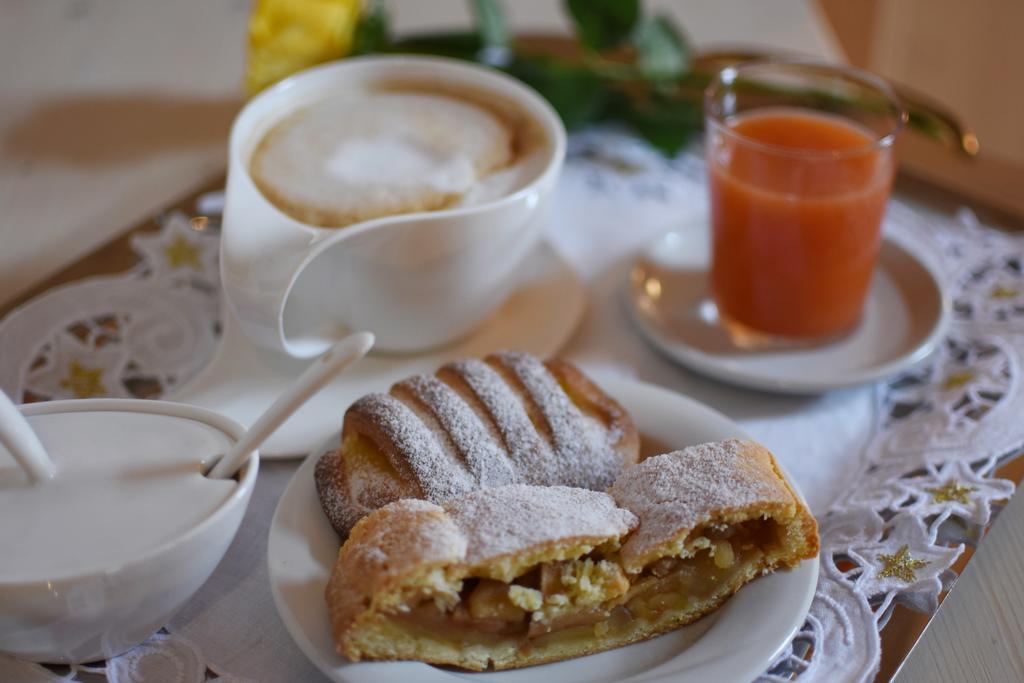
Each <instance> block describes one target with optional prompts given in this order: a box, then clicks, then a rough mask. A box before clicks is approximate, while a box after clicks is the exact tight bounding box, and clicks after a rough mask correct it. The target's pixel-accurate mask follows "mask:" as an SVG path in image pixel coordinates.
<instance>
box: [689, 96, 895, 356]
mask: <svg viewBox="0 0 1024 683" xmlns="http://www.w3.org/2000/svg"><path fill="white" fill-rule="evenodd" d="M875 140H876V136H874V135H872V133H871V131H869V130H868V129H866V128H862V127H861V126H859V125H858V124H856V123H853V122H851V121H849V120H848V119H845V118H843V117H840V116H836V115H833V114H827V113H818V112H814V111H811V110H807V109H799V108H794V107H768V108H762V109H755V110H752V111H750V112H747V113H744V114H740V115H738V116H734V117H731V118H729V119H727V120H726V121H725V125H724V126H721V127H720V129H718V130H710V131H709V139H708V175H709V184H710V196H711V221H712V231H713V232H712V237H713V239H712V243H713V249H712V266H711V288H712V292H713V294H714V298H715V303H716V304H717V306H718V310H719V314H720V315H721V316H722V318H723V319H724V320H725V321H727V322H728V323H738V324H739V325H740V326H742V327H744V328H747V329H749V330H753V331H756V332H759V333H764V334H767V335H771V336H778V337H787V338H794V339H812V338H826V337H831V336H835V335H838V334H841V333H843V332H846V331H849V330H851V329H853V328H854V327H855V326H856V325H857V322H858V320H859V318H860V314H861V309H862V307H863V304H864V298H865V296H866V294H867V290H868V286H869V284H870V281H871V274H872V270H873V269H874V264H875V258H876V256H877V255H878V248H879V244H880V240H881V235H880V228H881V223H882V216H883V215H884V213H885V205H886V200H887V198H888V196H889V191H890V188H891V186H892V177H893V168H894V162H893V157H892V149H891V148H890V147H881V146H878V145H875V144H874V143H875Z"/></svg>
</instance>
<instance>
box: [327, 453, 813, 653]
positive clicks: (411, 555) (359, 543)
mask: <svg viewBox="0 0 1024 683" xmlns="http://www.w3.org/2000/svg"><path fill="white" fill-rule="evenodd" d="M634 512H635V514H634ZM816 552H817V532H816V526H815V523H814V519H813V518H812V517H811V516H810V514H809V513H808V512H807V510H806V508H805V507H804V506H803V505H802V503H801V502H800V501H799V499H798V498H797V497H796V496H795V495H794V493H793V491H792V490H791V489H790V487H789V486H788V484H787V483H786V482H785V480H784V479H783V478H782V477H781V476H780V474H779V473H778V471H777V469H776V466H775V463H774V460H773V459H772V456H771V455H770V454H769V453H768V452H767V451H766V450H764V449H763V448H761V447H760V446H757V445H756V444H753V443H749V442H739V441H727V442H723V443H718V444H705V445H703V446H697V447H693V448H689V449H685V450H683V451H677V452H675V453H669V454H666V455H662V456H657V457H655V458H651V459H648V460H646V461H644V462H643V463H641V464H639V465H636V466H634V467H632V468H629V469H627V470H626V471H625V472H623V474H622V475H620V476H619V478H618V480H617V481H616V483H615V484H614V486H613V487H612V489H611V495H608V494H604V493H599V492H595V491H588V490H584V489H573V488H567V487H561V486H554V487H537V486H526V485H510V486H502V487H497V488H491V489H483V490H479V491H475V492H472V493H470V494H467V495H465V496H462V497H459V498H456V499H453V500H451V501H449V502H447V503H445V504H444V505H443V506H440V505H436V504H434V503H430V502H426V501H421V500H401V501H398V502H395V503H391V504H389V505H387V506H385V507H383V508H381V509H379V510H377V511H375V512H373V513H371V514H370V515H369V516H367V517H366V518H364V519H363V520H362V521H360V522H359V523H358V524H357V525H356V526H355V528H354V529H353V530H352V533H351V535H350V536H349V538H348V540H347V541H346V543H345V544H344V546H342V548H341V551H340V552H339V556H338V560H337V563H336V564H335V567H334V571H333V573H332V575H331V579H330V581H329V583H328V586H327V592H326V597H327V603H328V608H329V612H330V618H331V625H332V629H333V632H334V637H335V641H336V644H337V647H338V651H339V652H341V653H342V654H344V655H345V656H346V657H348V658H349V659H351V660H354V661H355V660H360V659H416V660H421V661H426V662H431V663H435V664H449V665H454V666H458V667H462V668H465V669H472V670H484V669H487V668H494V669H507V668H514V667H520V666H527V665H530V664H539V663H542V662H549V661H556V660H561V659H567V658H570V657H576V656H579V655H584V654H589V653H592V652H599V651H602V650H607V649H610V648H613V647H618V646H621V645H626V644H628V643H632V642H636V641H638V640H643V639H645V638H649V637H651V636H654V635H657V634H659V633H664V632H666V631H669V630H672V629H674V628H677V627H679V626H681V625H683V624H686V623H689V622H691V621H693V620H695V619H697V618H699V617H700V616H702V615H703V614H706V613H707V612H709V611H712V610H714V609H715V608H717V607H718V606H719V605H721V604H722V602H724V601H725V600H726V599H727V598H728V597H729V596H730V595H731V594H732V593H734V592H735V591H736V590H737V589H738V588H739V587H740V586H741V585H743V584H744V583H745V582H747V581H749V580H751V579H752V578H754V577H756V576H758V575H760V574H763V573H765V572H769V571H772V570H773V569H775V568H777V567H784V566H793V565H795V564H797V563H798V562H799V561H800V560H801V559H803V558H808V557H812V556H814V555H815V554H816Z"/></svg>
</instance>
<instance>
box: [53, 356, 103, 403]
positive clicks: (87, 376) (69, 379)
mask: <svg viewBox="0 0 1024 683" xmlns="http://www.w3.org/2000/svg"><path fill="white" fill-rule="evenodd" d="M60 386H61V388H62V389H67V390H69V391H70V392H71V393H72V394H74V395H75V398H92V397H94V396H106V394H107V388H106V387H105V386H103V368H90V367H87V366H85V365H82V364H81V363H79V362H78V361H77V360H73V361H71V364H70V365H69V366H68V374H67V375H66V376H65V377H64V378H63V379H62V380H60Z"/></svg>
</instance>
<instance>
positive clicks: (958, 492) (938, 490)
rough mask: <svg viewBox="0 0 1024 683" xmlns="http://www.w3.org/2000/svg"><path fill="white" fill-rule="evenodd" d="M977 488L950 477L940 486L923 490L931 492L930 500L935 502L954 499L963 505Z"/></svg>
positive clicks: (947, 501) (946, 501)
mask: <svg viewBox="0 0 1024 683" xmlns="http://www.w3.org/2000/svg"><path fill="white" fill-rule="evenodd" d="M977 490H978V489H977V487H975V486H966V485H964V484H961V483H960V482H958V481H957V480H956V479H950V480H949V481H947V482H946V483H945V484H943V485H942V486H930V487H928V488H926V489H925V491H927V492H928V493H930V494H932V500H933V501H935V502H936V503H949V502H951V501H956V502H957V503H963V504H965V505H966V504H967V502H968V501H969V500H970V497H971V494H972V493H974V492H975V491H977Z"/></svg>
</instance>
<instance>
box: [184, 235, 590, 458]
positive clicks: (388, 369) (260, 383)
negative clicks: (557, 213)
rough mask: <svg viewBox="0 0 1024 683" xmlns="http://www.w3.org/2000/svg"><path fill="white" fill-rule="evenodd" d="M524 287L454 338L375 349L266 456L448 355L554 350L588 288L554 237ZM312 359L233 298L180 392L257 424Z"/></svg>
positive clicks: (310, 437) (525, 272) (318, 436)
mask: <svg viewBox="0 0 1024 683" xmlns="http://www.w3.org/2000/svg"><path fill="white" fill-rule="evenodd" d="M519 277H520V280H519V285H518V287H517V288H516V289H515V290H514V291H513V293H512V294H511V296H509V298H508V299H506V301H505V302H504V303H503V304H502V305H501V306H499V307H498V309H497V310H495V311H494V312H493V313H492V314H491V316H490V318H488V319H487V320H486V321H485V322H484V323H483V324H482V325H480V327H478V328H477V329H476V330H474V331H473V332H472V333H471V334H470V335H469V336H468V337H466V338H464V339H462V340H461V341H458V342H455V343H454V344H450V345H448V346H445V347H442V348H439V349H434V350H431V351H426V352H423V353H418V354H373V353H371V355H369V356H367V357H366V358H364V359H362V360H361V361H360V362H359V363H358V364H356V365H355V366H353V367H351V368H349V369H348V370H347V371H346V372H345V374H343V375H341V376H340V377H338V378H337V379H335V380H334V381H332V382H331V383H330V384H328V385H327V386H326V387H324V389H323V390H321V391H320V393H318V394H317V395H315V396H314V397H313V398H311V399H310V400H309V401H308V402H307V403H306V404H304V405H303V406H302V407H301V408H300V409H299V410H298V411H296V413H295V414H294V415H292V417H290V418H289V419H288V420H287V421H286V422H285V423H284V424H283V425H281V427H279V428H278V430H277V431H276V432H274V434H273V435H272V436H271V437H270V438H269V439H268V440H267V442H266V443H264V445H263V446H261V447H260V456H261V457H262V458H263V459H265V460H266V459H274V458H286V457H296V456H302V455H305V454H307V453H309V452H310V451H312V450H313V449H314V448H316V447H317V446H319V445H320V444H321V443H323V441H324V440H325V439H326V438H327V437H328V436H329V435H331V434H334V433H337V431H338V429H339V428H340V427H341V418H342V416H343V415H344V413H345V409H346V408H348V406H349V404H351V403H352V402H353V401H355V400H356V399H357V398H359V397H360V396H362V395H364V394H367V393H369V392H373V391H387V389H388V387H390V386H391V384H392V383H394V382H396V381H398V380H400V379H403V378H404V377H408V376H409V375H414V374H416V373H420V372H433V371H434V370H436V369H437V368H438V367H439V366H440V365H442V364H443V363H445V362H447V361H449V360H452V359H455V358H462V357H467V356H482V355H486V354H488V353H491V352H492V351H497V350H499V349H514V350H517V351H526V352H528V353H532V354H534V355H537V356H541V357H546V356H550V355H553V354H554V353H555V352H556V351H557V350H558V349H559V348H560V347H561V346H562V344H564V343H565V342H566V341H567V340H568V338H569V335H571V334H572V331H573V330H574V329H575V328H576V325H577V324H578V323H579V321H580V318H581V316H582V315H583V310H584V308H585V306H586V290H585V289H584V286H583V283H582V282H581V281H580V279H579V277H578V276H577V275H576V273H575V272H574V271H573V270H572V268H571V267H570V266H569V265H568V264H567V263H566V262H565V261H564V260H563V259H562V258H561V257H560V256H559V255H558V254H557V253H556V252H555V251H554V250H553V249H552V248H551V246H550V245H549V244H548V243H547V242H544V241H542V242H539V243H538V245H537V246H536V247H535V248H534V249H533V251H532V252H531V253H530V254H529V255H528V256H527V257H526V259H525V260H524V263H523V268H522V272H521V273H520V276H519ZM308 365H309V360H308V359H295V358H289V357H287V356H285V355H284V354H282V353H278V352H275V351H270V350H266V349H263V348H261V347H259V346H257V345H255V344H253V343H252V342H251V341H250V340H249V339H247V338H246V337H245V335H244V334H242V331H241V329H240V327H239V323H238V321H237V320H235V319H234V317H233V316H232V314H231V309H230V307H228V306H225V315H224V332H223V335H222V337H221V340H220V344H219V346H218V347H217V351H216V353H215V354H214V357H213V359H212V360H211V361H210V363H209V365H207V366H206V367H205V368H204V369H203V370H202V371H201V372H200V373H199V375H198V376H197V377H195V378H194V379H192V380H191V381H190V382H189V383H188V384H187V385H185V386H184V387H182V388H181V389H179V390H178V391H177V392H175V393H174V396H173V400H175V401H179V402H181V403H190V404H192V405H197V406H200V407H203V408H209V409H211V410H215V411H217V412H218V413H221V414H222V415H226V416H228V417H230V418H231V419H233V420H235V421H237V422H240V423H242V424H243V425H245V426H247V427H248V426H249V425H251V424H252V422H253V421H254V420H255V419H256V418H257V417H258V416H259V415H260V414H261V413H262V412H263V411H264V410H265V409H266V408H267V406H269V405H270V404H271V403H272V402H273V401H274V399H276V398H277V397H278V396H279V395H280V394H281V392H282V391H284V390H285V389H286V388H287V387H288V386H289V385H290V384H291V383H292V382H293V381H294V380H295V378H296V377H298V376H299V375H300V374H301V373H302V371H303V370H305V369H306V367H307V366H308Z"/></svg>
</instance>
